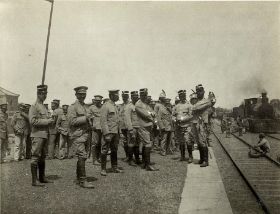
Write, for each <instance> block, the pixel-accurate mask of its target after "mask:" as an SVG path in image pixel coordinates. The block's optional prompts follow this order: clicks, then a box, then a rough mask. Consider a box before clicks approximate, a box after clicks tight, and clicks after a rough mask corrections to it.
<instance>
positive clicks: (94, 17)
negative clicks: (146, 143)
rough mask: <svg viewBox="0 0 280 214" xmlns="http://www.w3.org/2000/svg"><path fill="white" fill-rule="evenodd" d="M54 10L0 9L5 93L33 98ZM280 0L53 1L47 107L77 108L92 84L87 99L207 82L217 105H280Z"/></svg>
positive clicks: (16, 5)
mask: <svg viewBox="0 0 280 214" xmlns="http://www.w3.org/2000/svg"><path fill="white" fill-rule="evenodd" d="M50 6H51V4H50V3H49V2H47V1H44V0H2V1H1V2H0V33H1V37H0V50H1V52H0V60H1V61H0V86H1V87H4V88H5V89H8V90H10V91H12V92H14V93H18V94H20V97H19V102H25V103H33V102H34V101H35V100H36V85H38V84H40V83H41V79H42V71H43V63H44V52H45V46H46V37H47V27H48V21H49V13H50ZM279 59H280V6H279V2H94V1H63V0H56V1H55V3H54V11H53V20H52V28H51V35H50V43H49V54H48V64H47V70H46V82H45V84H47V85H48V86H49V93H48V98H47V100H46V102H48V103H49V102H50V101H51V100H52V99H54V98H58V99H60V100H61V104H66V103H67V104H70V103H73V102H74V101H75V94H74V90H73V88H75V87H76V86H80V85H85V86H88V88H89V89H88V95H87V98H86V102H90V101H91V99H92V98H93V95H96V94H101V95H103V96H104V97H107V96H108V90H110V89H119V90H129V91H132V90H139V89H140V88H148V89H149V93H150V94H151V95H152V97H153V98H154V99H158V96H159V94H160V92H161V90H162V89H164V90H165V92H166V94H167V97H170V98H172V99H173V100H174V97H175V96H176V93H177V91H178V90H180V89H186V90H187V94H190V93H192V91H191V89H194V88H195V86H196V85H197V84H203V85H204V87H205V90H206V93H208V92H209V91H213V92H214V93H215V95H216V97H217V103H216V106H220V107H226V108H232V107H233V106H238V105H239V104H240V103H241V102H242V100H243V99H244V98H247V97H250V96H257V95H258V94H259V93H260V92H261V91H262V90H266V91H267V92H268V96H269V97H270V98H280V94H279V92H280V86H279V83H280V72H279V70H280V69H279V68H280V62H279Z"/></svg>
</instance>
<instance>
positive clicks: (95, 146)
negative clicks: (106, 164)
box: [91, 129, 102, 160]
mask: <svg viewBox="0 0 280 214" xmlns="http://www.w3.org/2000/svg"><path fill="white" fill-rule="evenodd" d="M101 139H102V132H101V130H100V129H96V130H95V131H93V132H92V149H91V151H92V158H93V159H94V160H95V159H99V158H100V154H101Z"/></svg>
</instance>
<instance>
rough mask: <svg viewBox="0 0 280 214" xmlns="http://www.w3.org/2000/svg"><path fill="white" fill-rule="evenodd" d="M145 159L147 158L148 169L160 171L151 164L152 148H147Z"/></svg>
mask: <svg viewBox="0 0 280 214" xmlns="http://www.w3.org/2000/svg"><path fill="white" fill-rule="evenodd" d="M145 160H146V170H147V171H158V169H155V168H154V167H152V166H151V148H150V147H148V148H146V149H145Z"/></svg>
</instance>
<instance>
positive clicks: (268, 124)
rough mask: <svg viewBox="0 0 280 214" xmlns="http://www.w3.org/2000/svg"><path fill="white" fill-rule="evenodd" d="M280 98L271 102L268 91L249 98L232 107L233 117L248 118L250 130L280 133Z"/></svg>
mask: <svg viewBox="0 0 280 214" xmlns="http://www.w3.org/2000/svg"><path fill="white" fill-rule="evenodd" d="M279 113H280V100H279V99H273V100H271V102H270V103H269V98H268V97H267V92H262V93H261V96H260V97H254V98H247V99H244V102H243V103H242V104H241V105H240V106H238V107H234V108H233V109H232V117H234V118H235V119H236V118H237V117H238V116H239V117H241V118H243V119H247V120H248V123H249V131H251V132H254V133H260V132H265V133H280V114H279Z"/></svg>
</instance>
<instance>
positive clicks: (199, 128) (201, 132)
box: [192, 84, 216, 167]
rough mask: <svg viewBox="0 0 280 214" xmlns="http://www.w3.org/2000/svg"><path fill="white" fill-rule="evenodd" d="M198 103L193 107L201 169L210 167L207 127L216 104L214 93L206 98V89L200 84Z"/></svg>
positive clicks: (197, 90)
mask: <svg viewBox="0 0 280 214" xmlns="http://www.w3.org/2000/svg"><path fill="white" fill-rule="evenodd" d="M196 94H197V103H196V104H195V105H194V106H193V109H192V110H193V114H194V118H195V119H194V123H195V124H196V126H195V127H196V129H195V134H196V139H197V143H198V150H199V154H200V161H199V164H200V167H206V166H208V165H209V164H208V146H207V130H206V129H207V126H208V119H209V115H208V114H209V108H211V107H212V106H213V105H214V104H215V102H216V99H215V96H214V94H213V93H209V96H208V99H205V98H204V94H205V91H204V87H203V86H202V85H201V84H199V85H197V86H196Z"/></svg>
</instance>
